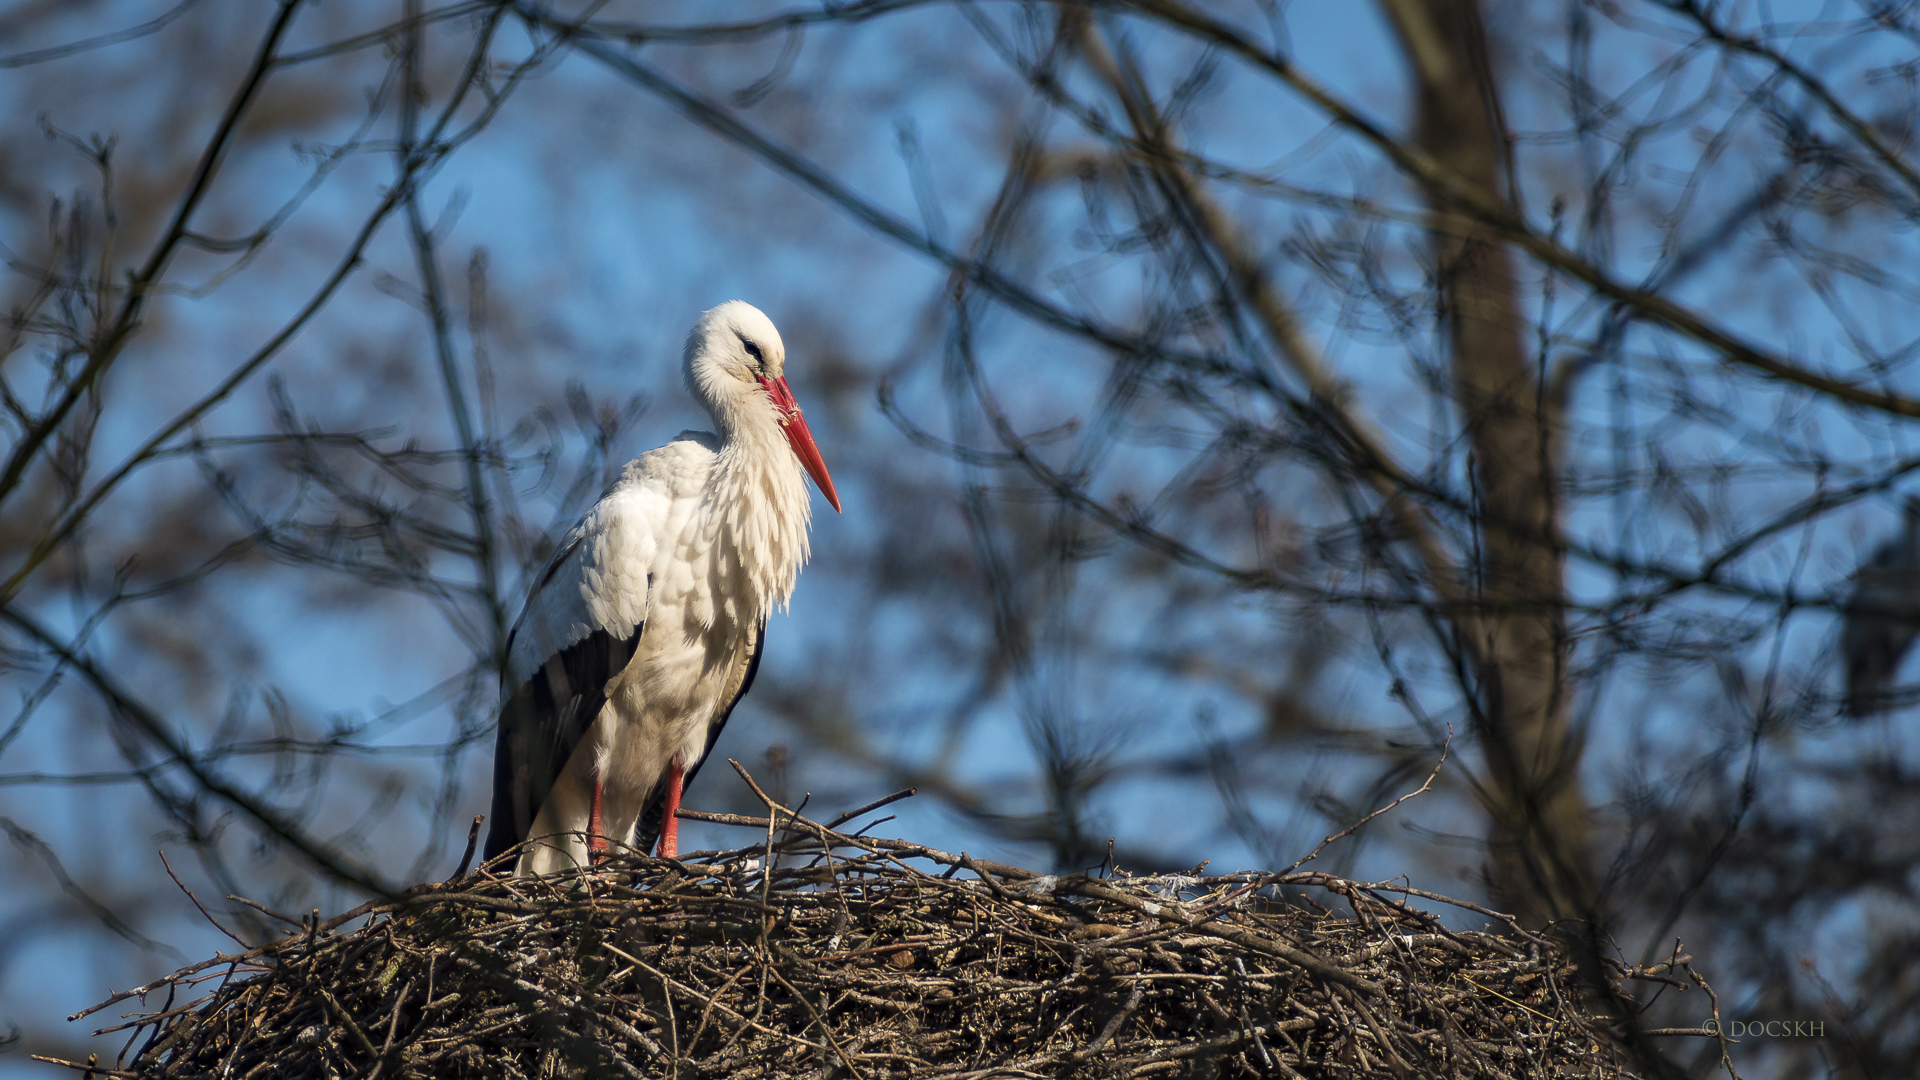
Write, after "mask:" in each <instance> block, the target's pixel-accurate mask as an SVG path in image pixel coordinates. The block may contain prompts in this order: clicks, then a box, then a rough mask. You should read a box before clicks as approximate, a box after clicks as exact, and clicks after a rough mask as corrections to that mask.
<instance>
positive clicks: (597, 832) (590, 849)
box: [587, 772, 607, 863]
mask: <svg viewBox="0 0 1920 1080" xmlns="http://www.w3.org/2000/svg"><path fill="white" fill-rule="evenodd" d="M600 788H601V783H600V776H599V774H598V773H597V772H596V773H595V774H594V777H593V805H592V807H591V808H590V809H588V811H587V858H588V860H589V861H591V862H594V863H598V862H599V861H600V860H601V859H604V858H606V857H607V830H606V829H605V828H604V827H602V826H601V824H600Z"/></svg>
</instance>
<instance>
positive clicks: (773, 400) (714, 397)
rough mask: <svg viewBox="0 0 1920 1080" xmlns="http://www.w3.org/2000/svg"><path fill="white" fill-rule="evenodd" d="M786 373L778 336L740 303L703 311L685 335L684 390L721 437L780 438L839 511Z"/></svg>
mask: <svg viewBox="0 0 1920 1080" xmlns="http://www.w3.org/2000/svg"><path fill="white" fill-rule="evenodd" d="M786 367H787V347H786V345H785V344H784V343H783V342H781V340H780V331H778V330H776V329H774V327H773V320H772V319H769V318H767V316H766V314H765V313H763V312H762V311H761V310H760V309H759V308H757V307H754V306H753V305H752V304H749V303H747V302H746V301H744V300H729V301H727V302H726V303H724V304H721V305H720V306H719V307H716V308H713V309H711V310H709V311H707V312H706V313H705V314H704V315H701V316H700V321H699V322H697V323H694V324H693V333H691V334H688V335H687V350H686V376H687V389H688V390H689V391H690V392H692V394H693V396H694V397H695V398H696V399H698V400H699V401H700V403H701V404H703V405H705V406H706V407H707V411H708V412H709V413H711V414H713V420H714V423H715V424H717V425H719V427H720V432H721V434H722V435H724V436H727V437H734V436H736V435H737V434H738V433H739V432H741V431H742V430H747V431H753V432H762V433H764V432H768V431H775V430H777V431H780V432H782V433H783V434H784V436H785V439H786V442H787V445H788V446H790V447H792V448H793V453H794V456H795V457H797V458H799V459H800V464H801V466H802V467H804V468H805V469H806V470H807V475H809V476H811V477H813V482H814V483H815V484H818V485H819V486H820V493H821V494H822V495H825V496H826V497H827V501H828V502H829V503H832V504H833V508H834V509H835V510H839V509H840V496H839V495H838V494H836V493H835V492H834V490H833V478H832V477H831V476H828V475H827V465H826V462H824V461H822V460H821V459H820V448H819V447H817V446H815V445H814V443H813V432H812V431H810V430H808V428H807V421H806V418H805V417H803V416H801V415H800V405H799V403H798V402H796V401H794V400H793V391H792V390H789V389H788V388H787V380H786Z"/></svg>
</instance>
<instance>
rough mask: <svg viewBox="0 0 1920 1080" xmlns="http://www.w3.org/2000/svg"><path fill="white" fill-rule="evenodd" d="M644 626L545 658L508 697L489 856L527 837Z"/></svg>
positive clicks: (497, 747)
mask: <svg viewBox="0 0 1920 1080" xmlns="http://www.w3.org/2000/svg"><path fill="white" fill-rule="evenodd" d="M641 629H642V628H641V627H639V626H636V627H634V628H633V636H632V637H628V638H617V637H614V636H613V634H612V633H611V632H609V631H606V630H596V631H594V632H593V633H592V634H589V635H588V636H586V637H585V638H582V639H581V640H580V641H577V642H575V643H574V644H572V645H570V646H568V647H567V648H565V649H562V650H561V651H560V652H558V653H556V654H554V655H553V656H550V657H548V658H547V661H546V663H544V664H541V665H540V667H539V668H538V669H537V670H536V671H535V672H534V673H533V677H532V678H530V679H528V680H527V681H526V682H525V683H522V684H521V685H520V686H518V687H515V688H514V690H513V693H511V694H509V695H508V696H507V700H506V704H504V705H502V706H501V708H500V731H499V734H498V736H497V737H496V740H495V743H494V750H493V825H492V827H491V828H490V829H489V830H488V831H487V847H486V855H485V857H486V858H488V859H491V858H493V857H494V856H496V855H499V854H500V853H501V852H503V851H506V850H507V849H508V848H511V847H512V846H513V845H515V844H518V843H519V842H520V841H522V840H525V839H526V838H527V831H528V830H530V829H532V828H533V819H534V818H535V817H536V816H538V815H539V813H540V807H541V805H542V804H544V803H545V802H546V801H547V793H548V792H550V791H552V790H553V783H554V781H555V780H557V779H559V777H560V770H561V769H563V768H565V767H566V764H567V759H568V758H570V757H572V756H573V751H574V748H575V747H577V746H579V745H580V740H581V739H582V738H584V737H585V736H586V734H587V728H588V727H590V726H592V724H593V721H594V718H595V717H598V716H599V715H600V709H601V707H602V706H604V705H606V703H607V681H608V680H610V679H612V678H613V677H614V676H615V675H618V674H619V673H620V670H621V669H622V668H624V667H626V666H627V661H629V660H631V659H633V647H634V645H635V643H637V642H638V641H639V640H640V631H641ZM508 648H509V649H511V648H512V640H511V639H509V641H508Z"/></svg>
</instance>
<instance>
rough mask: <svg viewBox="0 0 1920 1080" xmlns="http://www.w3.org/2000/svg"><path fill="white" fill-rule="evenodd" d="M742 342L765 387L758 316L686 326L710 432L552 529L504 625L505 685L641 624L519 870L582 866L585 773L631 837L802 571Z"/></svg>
mask: <svg viewBox="0 0 1920 1080" xmlns="http://www.w3.org/2000/svg"><path fill="white" fill-rule="evenodd" d="M748 340H751V341H753V342H755V343H756V344H757V345H758V347H759V348H760V349H761V350H762V352H763V353H764V354H765V361H764V364H763V365H762V367H763V368H765V369H771V374H772V377H774V378H778V377H779V376H780V375H781V373H782V371H783V369H784V365H785V348H784V346H783V344H782V343H781V341H780V336H779V332H778V331H777V330H775V329H774V327H773V324H772V322H771V321H769V320H768V319H767V317H766V316H765V315H763V314H761V313H760V312H759V311H758V310H757V309H755V308H753V307H752V306H750V305H747V304H744V303H741V302H739V301H734V302H732V303H729V304H723V305H721V306H720V307H717V308H714V309H713V310H712V311H709V312H707V313H706V314H705V315H703V316H702V317H701V320H700V322H699V323H698V324H697V325H696V326H695V327H694V331H693V333H692V335H690V337H689V339H688V343H687V350H686V357H685V359H686V381H687V386H688V388H689V389H690V390H691V391H692V392H693V393H694V395H695V397H696V398H698V399H699V400H700V401H701V403H702V404H703V405H705V406H706V407H707V411H708V412H709V413H710V414H711V415H712V416H713V419H714V423H715V426H716V427H717V428H718V429H719V431H718V434H711V433H708V432H698V431H688V432H682V433H681V434H680V435H679V436H678V437H677V438H676V439H675V440H674V441H673V442H670V443H668V444H667V445H665V446H662V447H659V448H658V449H655V450H650V451H648V452H647V453H645V454H642V455H641V456H640V457H639V458H637V459H635V460H634V461H632V462H629V463H628V464H627V467H626V469H625V470H624V471H623V473H622V475H621V477H620V479H619V481H617V482H616V483H615V484H614V485H613V486H612V487H611V488H609V489H608V491H607V492H606V494H605V495H603V496H602V497H601V499H600V500H599V502H597V503H595V504H594V506H593V508H592V509H590V510H589V511H587V513H586V515H585V516H584V517H582V518H581V520H580V523H579V524H578V525H576V526H574V528H573V529H572V530H571V531H570V532H568V534H567V536H566V538H565V540H564V541H563V542H562V544H561V548H560V552H559V554H557V555H556V557H555V561H554V562H553V563H552V564H550V566H549V568H548V569H547V570H546V571H545V572H543V574H542V577H541V578H540V579H539V582H538V584H537V585H536V587H535V589H534V591H533V593H532V595H531V596H529V598H528V600H527V605H526V608H525V611H524V612H523V613H522V615H521V617H520V621H519V623H518V624H517V625H516V627H515V631H514V638H513V643H512V647H511V650H510V653H509V657H508V674H509V678H510V679H511V680H512V682H513V683H514V685H516V686H517V685H520V684H523V683H525V682H526V681H527V680H528V679H530V678H531V677H532V676H533V674H534V673H535V671H537V670H538V669H539V668H540V666H541V665H542V664H544V663H545V662H546V661H547V660H548V658H550V657H552V656H554V655H556V654H557V653H559V652H560V651H561V650H563V649H566V648H567V647H569V646H571V645H573V644H575V643H577V642H579V641H582V640H584V639H585V638H587V637H588V636H589V635H591V634H592V633H594V632H595V631H597V630H606V631H608V632H609V633H611V634H612V635H613V636H615V637H616V638H620V639H625V638H628V637H631V636H632V635H633V631H634V628H635V627H636V626H637V627H640V628H641V633H640V637H639V640H638V642H637V643H636V645H635V650H634V655H633V658H632V660H631V661H630V662H629V663H628V664H627V666H626V668H625V669H624V670H622V671H621V672H619V674H618V675H616V676H615V677H614V679H613V680H612V681H611V682H610V683H609V684H608V686H607V704H606V706H605V707H604V708H603V709H602V710H601V713H600V715H599V717H598V718H597V719H596V720H595V722H594V724H593V725H592V727H591V728H589V730H588V732H587V734H586V737H585V738H584V739H583V740H582V741H581V743H580V745H579V747H578V749H576V751H575V752H574V755H573V757H572V759H571V760H569V761H568V762H567V763H566V765H565V767H564V768H563V769H562V771H561V774H560V777H559V779H558V780H557V781H556V783H555V784H554V787H553V789H552V791H551V793H550V794H549V795H548V798H547V801H546V804H545V805H544V806H542V807H541V808H540V811H539V814H538V815H537V816H536V818H535V820H534V824H533V828H532V830H531V833H530V836H531V837H533V838H536V839H537V838H539V837H542V836H551V840H549V841H548V842H545V843H541V844H536V845H534V846H533V847H531V848H529V850H528V852H527V854H526V855H525V856H524V857H523V858H522V860H521V864H520V872H522V873H544V872H547V871H550V870H555V869H560V868H563V867H566V866H571V865H579V864H582V863H584V862H585V860H586V849H585V846H584V844H583V843H582V842H581V840H580V838H579V837H578V835H571V836H570V835H567V834H577V833H579V832H581V831H583V830H584V829H585V828H586V823H587V814H588V807H589V803H590V800H591V793H592V784H593V780H594V776H595V774H596V773H598V775H599V777H600V779H601V782H602V784H603V795H602V819H603V825H604V827H605V829H606V831H607V833H608V834H609V835H610V836H612V837H614V838H616V839H626V838H630V837H631V836H632V833H633V830H634V828H635V826H636V824H637V822H638V819H639V816H640V814H641V813H642V812H643V811H644V810H645V803H646V800H647V797H648V795H649V794H650V793H651V792H652V791H653V790H654V788H655V786H656V785H657V784H658V783H659V782H660V780H661V778H662V777H663V776H664V774H665V772H666V770H667V767H668V765H669V763H670V762H671V760H672V759H673V756H674V755H675V754H679V755H681V760H682V763H683V766H685V767H687V768H691V767H692V766H693V765H695V764H697V763H698V761H699V759H700V756H701V755H702V754H703V753H704V752H705V749H706V742H707V733H708V727H709V725H710V724H712V723H715V722H717V721H718V720H719V719H720V718H721V717H722V716H724V711H725V710H726V709H727V708H728V707H729V706H730V705H731V704H732V697H733V694H734V692H735V691H737V689H738V687H739V685H740V680H741V678H742V677H743V676H744V672H745V664H746V662H747V659H748V653H749V650H750V648H751V647H752V646H753V645H754V643H755V642H754V638H755V635H756V634H757V632H758V628H759V627H760V626H761V625H762V624H763V623H764V621H765V619H766V618H767V617H768V616H769V615H771V614H772V613H773V612H774V611H775V610H776V609H780V610H784V609H785V607H786V604H787V600H788V597H789V596H791V595H792V592H793V587H794V583H795V581H796V579H797V578H798V576H799V573H800V567H801V566H802V565H803V564H804V563H805V562H806V560H807V555H808V544H807V529H808V526H809V523H810V521H811V516H812V507H811V503H810V497H809V494H808V492H807V488H806V476H805V473H804V471H803V469H802V467H801V464H800V461H799V459H798V458H797V457H795V455H794V452H793V450H792V447H791V446H790V444H789V442H788V439H787V434H786V431H785V429H784V428H783V427H782V425H781V417H780V412H779V409H778V408H777V407H776V406H775V405H774V403H773V401H772V399H770V398H769V397H768V396H767V393H766V391H765V390H763V389H762V388H761V386H760V385H759V383H758V382H757V381H756V378H755V376H756V372H755V371H754V370H753V369H752V368H751V365H752V363H753V361H752V360H751V359H750V358H749V356H748V355H747V353H746V352H745V351H743V349H744V345H743V343H744V342H745V341H748Z"/></svg>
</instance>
